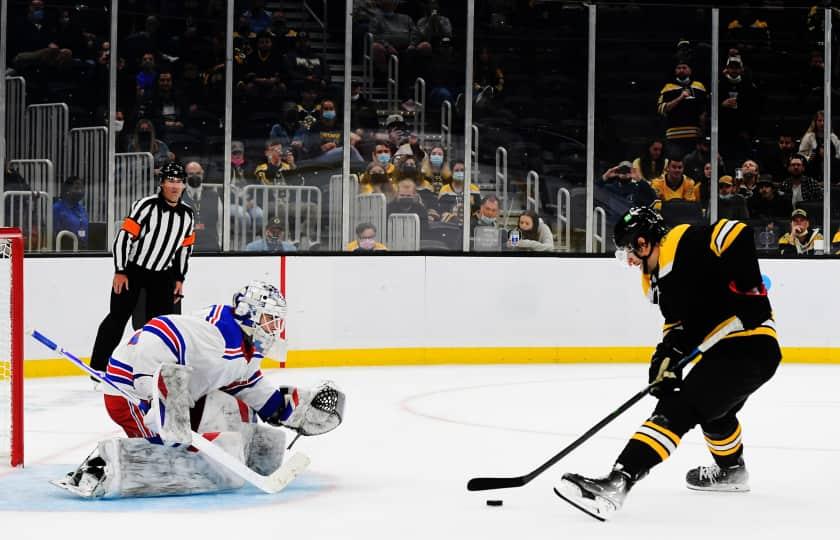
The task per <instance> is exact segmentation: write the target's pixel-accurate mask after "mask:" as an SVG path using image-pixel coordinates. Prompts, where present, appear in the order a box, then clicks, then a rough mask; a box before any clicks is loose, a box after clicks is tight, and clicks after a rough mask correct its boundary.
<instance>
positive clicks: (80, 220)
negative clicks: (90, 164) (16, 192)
mask: <svg viewBox="0 0 840 540" xmlns="http://www.w3.org/2000/svg"><path fill="white" fill-rule="evenodd" d="M6 189H7V190H8V186H7V187H6ZM84 198H85V186H84V183H83V182H82V179H81V178H79V177H78V176H68V177H67V180H65V181H64V184H62V186H61V198H60V199H58V200H57V201H55V202H54V203H53V231H55V234H58V233H60V232H61V231H70V232H71V233H73V234H74V235H76V238H78V239H79V247H80V248H81V249H86V248H87V247H88V225H89V221H90V220H89V218H88V213H87V210H86V209H85V205H84V202H83V199H84Z"/></svg>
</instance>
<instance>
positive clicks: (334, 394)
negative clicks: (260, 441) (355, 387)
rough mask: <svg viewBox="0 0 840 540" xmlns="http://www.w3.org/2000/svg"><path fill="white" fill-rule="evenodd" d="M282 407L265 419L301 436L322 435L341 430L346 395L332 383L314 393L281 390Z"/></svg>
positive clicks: (289, 389)
mask: <svg viewBox="0 0 840 540" xmlns="http://www.w3.org/2000/svg"><path fill="white" fill-rule="evenodd" d="M278 393H279V394H280V395H281V396H282V397H283V400H282V402H281V404H280V406H279V407H278V408H277V409H276V410H275V411H274V412H273V413H272V414H271V415H269V416H265V417H263V420H265V421H266V422H268V423H269V424H271V425H273V426H283V427H287V428H289V429H292V430H294V431H297V432H298V433H300V434H301V435H306V436H309V435H322V434H324V433H327V432H330V431H332V430H334V429H335V428H337V427H338V426H339V425H340V424H341V421H342V420H343V418H344V393H343V392H342V391H341V390H339V389H337V388H336V387H335V385H334V384H333V383H332V382H330V381H325V382H322V383H320V384H319V385H318V386H316V387H315V388H313V389H311V390H299V389H297V388H280V389H279V390H278Z"/></svg>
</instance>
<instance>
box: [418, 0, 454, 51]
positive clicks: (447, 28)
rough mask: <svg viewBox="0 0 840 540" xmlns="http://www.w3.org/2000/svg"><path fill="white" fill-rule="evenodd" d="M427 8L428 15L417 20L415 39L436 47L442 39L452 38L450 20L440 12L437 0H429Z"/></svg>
mask: <svg viewBox="0 0 840 540" xmlns="http://www.w3.org/2000/svg"><path fill="white" fill-rule="evenodd" d="M427 9H428V15H427V16H425V17H422V18H420V20H418V21H417V40H418V41H420V42H428V43H429V45H431V47H432V49H437V48H438V47H440V45H441V43H442V42H443V41H444V40H448V41H451V40H452V37H453V36H452V22H451V21H450V20H449V17H446V16H444V15H441V14H440V6H439V5H438V1H437V0H431V1H430V2H429V3H428V8H427Z"/></svg>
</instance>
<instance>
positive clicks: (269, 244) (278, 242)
mask: <svg viewBox="0 0 840 540" xmlns="http://www.w3.org/2000/svg"><path fill="white" fill-rule="evenodd" d="M245 251H267V252H269V253H288V252H292V251H297V248H296V247H295V245H294V244H293V243H291V242H289V241H288V240H286V231H285V230H284V228H283V220H282V219H280V218H274V219H272V220H271V221H269V222H268V225H266V227H265V231H264V232H263V235H262V238H257V239H256V240H254V241H252V242H249V243H248V245H246V246H245Z"/></svg>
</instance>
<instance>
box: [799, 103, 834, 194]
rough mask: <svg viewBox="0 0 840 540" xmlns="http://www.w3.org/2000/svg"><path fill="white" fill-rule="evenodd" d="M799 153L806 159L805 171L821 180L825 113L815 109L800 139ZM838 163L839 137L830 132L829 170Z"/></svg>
mask: <svg viewBox="0 0 840 540" xmlns="http://www.w3.org/2000/svg"><path fill="white" fill-rule="evenodd" d="M799 153H800V154H802V155H803V156H805V158H806V159H807V160H808V163H807V169H806V171H807V173H808V175H809V176H811V177H812V178H814V179H815V180H817V181H820V182H821V181H822V180H823V159H824V158H823V156H824V154H825V114H824V113H823V111H817V113H816V114H815V115H814V118H813V119H812V120H811V125H809V126H808V130H807V131H806V132H805V135H803V136H802V141H801V142H800V143H799ZM838 164H840V138H838V137H837V135H835V134H834V133H832V134H831V170H832V171H836V170H837V166H838Z"/></svg>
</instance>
